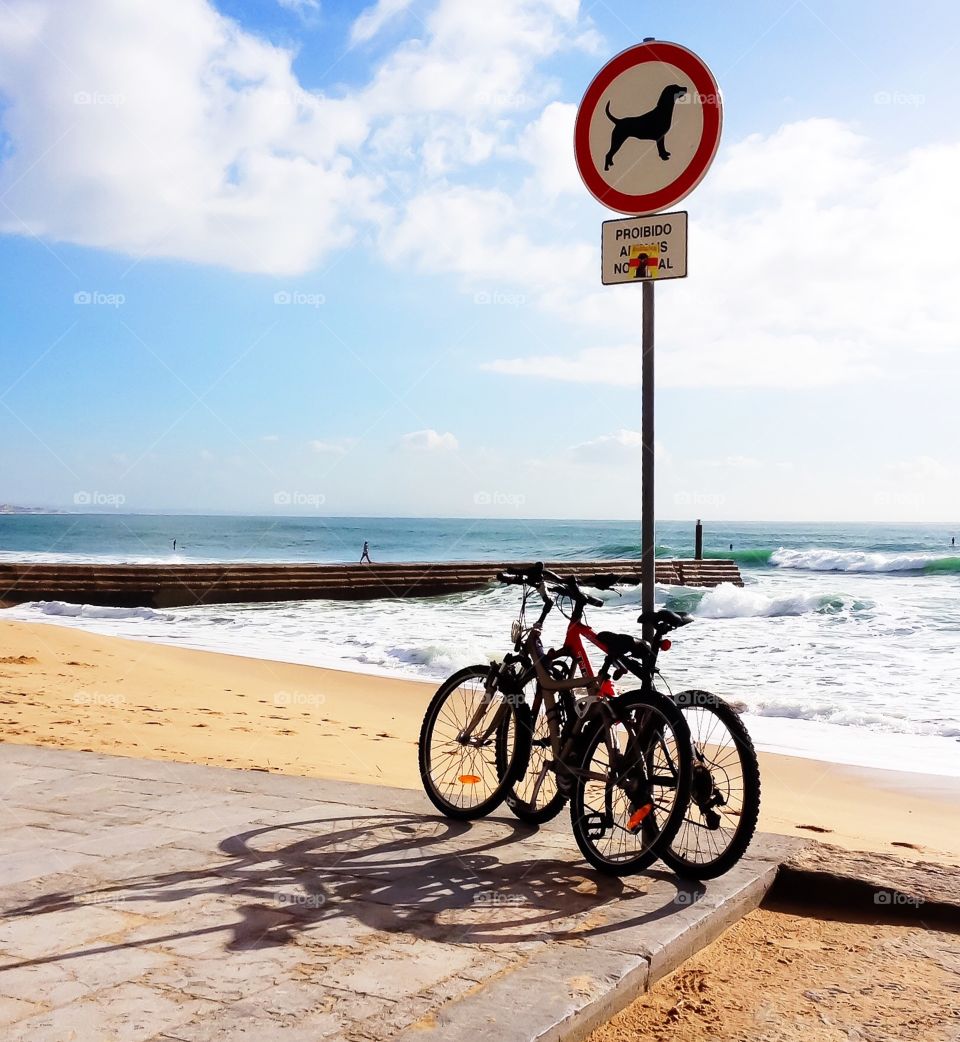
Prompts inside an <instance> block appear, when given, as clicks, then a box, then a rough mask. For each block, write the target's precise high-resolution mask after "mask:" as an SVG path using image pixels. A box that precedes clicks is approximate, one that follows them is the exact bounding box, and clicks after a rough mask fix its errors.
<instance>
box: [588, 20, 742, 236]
mask: <svg viewBox="0 0 960 1042" xmlns="http://www.w3.org/2000/svg"><path fill="white" fill-rule="evenodd" d="M651 61H661V62H668V63H669V64H670V65H674V66H676V68H678V69H680V71H681V72H683V73H686V75H687V76H689V78H690V79H691V81H692V82H693V85H694V86H695V87H696V89H697V93H698V94H699V95H700V98H701V104H702V106H703V134H702V136H701V138H700V144H699V145H698V146H697V150H696V152H695V153H694V155H693V159H692V160H691V161H690V163H689V164H688V165H687V167H686V169H685V170H684V171H683V173H682V174H680V175H679V176H678V177H676V178H675V179H674V180H673V181H671V182H670V184H668V185H665V186H664V187H663V188H661V189H659V190H658V191H656V192H648V193H647V194H646V195H628V194H627V193H625V192H618V191H617V190H616V189H615V188H611V187H610V186H609V185H608V184H607V183H606V181H604V180H603V178H602V177H601V176H600V173H599V171H598V170H597V168H596V166H595V165H594V162H593V158H592V157H591V155H590V122H591V120H592V119H593V114H594V112H595V111H596V108H597V105H599V104H600V99H601V97H603V94H604V92H605V91H606V89H607V88H608V87H609V86H610V84H611V83H612V82H613V81H614V80H615V79H616V78H617V77H618V76H619V75H621V73H624V72H626V71H627V69H632V68H634V66H637V65H642V64H644V63H645V62H651ZM704 98H706V101H703V100H702V99H704ZM722 126H723V107H722V103H721V100H720V88H719V87H718V86H717V81H716V80H715V79H714V77H713V73H712V72H711V71H710V70H709V69H708V68H707V66H706V65H705V64H704V62H703V60H702V59H701V58H699V57H698V56H697V55H696V54H694V53H693V51H690V50H687V48H686V47H681V46H680V44H678V43H667V42H661V41H659V40H656V41H651V42H650V43H640V44H636V45H635V46H633V47H628V48H627V50H625V51H621V52H620V53H619V54H618V55H616V57H614V58H611V59H610V61H609V62H607V64H606V65H604V67H603V68H602V69H601V70H600V71H599V72H598V73H597V75H596V76H594V78H593V81H592V82H591V84H590V86H589V87H587V90H586V93H585V94H584V95H583V100H582V101H581V102H580V107H579V108H578V109H577V119H576V123H575V124H574V130H573V148H574V155H575V156H576V161H577V170H579V172H580V177H581V178H582V179H583V183H584V184H585V185H586V186H587V190H588V191H589V192H590V194H591V195H592V196H593V197H594V198H595V199H596V200H597V202H599V203H602V204H603V205H604V206H608V207H609V208H610V209H611V210H618V211H619V212H620V213H626V214H631V215H634V216H637V217H641V216H644V215H646V214H653V213H657V212H658V211H660V210H665V209H666V208H667V207H669V206H673V205H675V204H676V203H678V202H680V200H681V199H683V198H685V197H686V196H687V195H689V194H690V192H692V191H693V190H694V188H696V187H697V185H698V184H699V183H700V182H701V181H702V180H703V178H704V176H705V175H706V172H707V170H709V169H710V164H711V163H712V162H713V158H714V156H715V155H716V154H717V149H718V148H719V146H720V130H721V128H722Z"/></svg>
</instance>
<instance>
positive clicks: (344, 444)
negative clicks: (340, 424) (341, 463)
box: [307, 438, 353, 456]
mask: <svg viewBox="0 0 960 1042" xmlns="http://www.w3.org/2000/svg"><path fill="white" fill-rule="evenodd" d="M307 444H308V446H309V448H310V451H311V452H315V453H317V455H319V456H343V455H344V454H345V453H346V452H347V451H348V450H349V449H350V446H351V445H352V444H353V439H352V438H342V439H341V440H339V441H319V440H314V441H310V442H308V443H307Z"/></svg>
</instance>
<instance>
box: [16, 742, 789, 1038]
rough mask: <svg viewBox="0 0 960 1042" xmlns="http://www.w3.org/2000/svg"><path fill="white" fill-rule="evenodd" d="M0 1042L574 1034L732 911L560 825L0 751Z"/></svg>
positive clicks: (401, 800) (325, 786) (711, 933)
mask: <svg viewBox="0 0 960 1042" xmlns="http://www.w3.org/2000/svg"><path fill="white" fill-rule="evenodd" d="M0 793H2V800H3V802H2V807H3V813H2V814H0V886H2V891H0V892H2V898H0V903H2V914H0V1037H2V1038H3V1039H4V1040H5V1042H141V1040H144V1042H146V1040H150V1042H160V1040H163V1042H171V1040H174V1042H175V1040H179V1042H220V1040H224V1042H226V1040H229V1042H235V1040H250V1042H272V1040H274V1039H279V1040H287V1042H301V1040H303V1042H307V1040H309V1042H316V1040H318V1039H324V1038H344V1039H356V1040H361V1039H377V1040H379V1039H387V1038H404V1039H406V1038H408V1037H409V1038H416V1039H418V1040H423V1042H430V1040H432V1039H434V1038H437V1039H443V1040H444V1042H454V1040H460V1039H463V1040H466V1039H469V1040H470V1042H476V1040H477V1039H478V1038H479V1039H484V1038H490V1039H496V1040H497V1042H511V1040H518V1042H520V1040H522V1042H526V1040H528V1039H541V1038H542V1039H560V1038H577V1037H580V1036H581V1035H582V1033H583V1032H585V1031H587V1030H589V1029H590V1028H591V1027H592V1026H593V1025H594V1024H595V1023H598V1022H599V1021H600V1020H602V1019H604V1018H605V1017H606V1016H609V1015H610V1014H611V1013H612V1012H613V1011H615V1010H616V1009H619V1008H620V1007H621V1006H622V1005H624V1004H625V1003H626V1002H627V1001H629V1000H630V999H632V998H634V997H635V996H636V994H637V993H638V992H639V991H641V990H643V989H644V988H645V987H647V986H648V984H649V983H650V982H652V981H653V980H655V979H657V978H658V977H660V976H662V975H663V974H664V973H667V972H669V971H670V970H671V969H672V968H673V967H674V966H676V965H677V964H678V963H679V962H681V961H682V960H683V959H684V958H686V957H687V956H688V955H689V954H690V953H691V952H693V951H695V950H697V949H698V948H700V947H702V946H703V945H704V944H706V943H708V942H709V941H711V940H712V939H713V938H714V937H715V936H717V934H719V933H720V932H721V931H722V929H723V928H724V927H725V926H727V925H729V923H730V922H732V921H734V920H735V919H737V918H739V917H740V916H741V915H742V914H743V913H744V912H746V911H747V910H749V909H750V908H752V907H754V906H755V905H756V904H757V903H758V901H759V900H760V898H761V897H762V895H763V893H764V892H765V891H766V888H767V887H768V886H769V885H770V882H771V881H772V878H773V876H774V874H775V871H776V865H777V864H778V863H779V862H780V861H781V860H782V859H783V858H785V857H786V856H788V855H789V853H790V852H792V851H794V850H795V849H796V842H795V841H791V840H787V839H782V838H780V837H761V838H760V839H759V840H758V841H757V842H756V843H755V846H754V851H753V856H752V857H750V858H749V859H746V860H745V861H743V862H742V863H741V865H739V866H738V867H737V868H736V869H735V870H734V871H733V872H731V873H729V874H728V875H727V876H725V877H724V878H723V879H721V880H718V881H716V882H712V883H709V884H706V885H705V886H684V885H679V884H678V881H677V880H676V878H675V877H673V876H672V875H670V874H669V873H665V872H663V873H661V872H657V871H652V872H650V873H647V874H645V875H642V876H638V877H634V878H633V879H630V880H623V881H618V880H611V879H606V878H603V877H600V876H598V875H597V874H596V873H595V872H593V871H592V870H590V869H589V868H588V867H587V866H586V865H585V863H584V862H583V861H582V860H581V859H580V857H579V855H578V852H577V850H576V846H575V844H574V842H573V839H572V837H571V835H570V833H569V829H568V824H567V821H566V819H565V818H563V817H561V818H560V819H559V821H558V822H557V823H555V825H554V826H553V827H550V828H547V829H542V830H540V831H539V832H533V833H531V832H530V831H528V830H526V829H524V828H522V827H521V826H519V825H518V824H517V823H516V822H515V821H514V820H513V819H512V818H510V817H509V816H507V815H506V814H504V815H502V816H497V817H495V818H492V819H488V820H487V821H484V822H481V823H479V824H474V825H472V826H468V825H459V824H455V823H453V822H449V821H446V820H445V819H442V818H438V817H436V816H435V815H434V814H433V813H432V808H431V807H430V805H429V804H428V802H427V800H426V798H425V797H424V796H423V795H422V794H420V793H417V792H411V791H406V790H399V789H385V788H379V787H374V786H361V785H350V784H345V783H339V782H327V781H320V780H317V779H310V778H293V777H286V776H279V775H271V774H264V773H258V772H253V771H233V770H226V769H220V768H211V767H197V766H192V765H188V764H170V763H161V762H157V761H150V760H135V759H128V758H120V757H108V756H99V755H95V754H93V753H76V752H66V751H58V750H51V749H41V748H34V747H31V746H19V745H3V744H0Z"/></svg>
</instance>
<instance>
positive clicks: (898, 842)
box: [890, 839, 923, 850]
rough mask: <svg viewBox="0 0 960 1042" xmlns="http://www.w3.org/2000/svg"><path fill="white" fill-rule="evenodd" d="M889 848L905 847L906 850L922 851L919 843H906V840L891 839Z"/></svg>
mask: <svg viewBox="0 0 960 1042" xmlns="http://www.w3.org/2000/svg"><path fill="white" fill-rule="evenodd" d="M890 846H891V847H906V848H907V850H923V847H922V846H921V845H920V844H919V843H907V842H906V840H902V839H892V840H890Z"/></svg>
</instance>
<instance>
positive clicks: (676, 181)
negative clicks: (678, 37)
mask: <svg viewBox="0 0 960 1042" xmlns="http://www.w3.org/2000/svg"><path fill="white" fill-rule="evenodd" d="M722 123H723V105H722V103H721V100H720V88H719V87H718V86H717V81H716V80H715V79H714V77H713V73H712V72H711V71H710V70H709V69H708V68H707V66H706V65H705V64H704V62H703V61H702V60H701V59H700V58H698V57H697V55H695V54H694V53H693V51H689V50H687V48H686V47H681V46H680V45H679V44H676V43H665V42H662V41H660V40H650V41H646V42H644V43H641V44H637V46H635V47H630V48H628V49H627V50H625V51H622V52H621V53H620V54H618V55H617V56H616V57H615V58H612V59H611V60H610V61H609V62H607V64H606V65H604V67H603V68H602V69H601V70H600V72H598V73H597V75H596V76H595V77H594V79H593V82H592V83H591V84H590V86H589V87H588V88H587V92H586V94H584V96H583V101H581V102H580V108H579V109H578V111H577V121H576V124H575V126H574V132H573V139H574V151H575V153H576V157H577V169H578V170H579V171H580V176H581V177H582V178H583V182H584V184H585V185H586V186H587V188H588V189H589V190H590V192H591V193H592V194H593V196H594V197H595V198H596V199H597V200H598V201H599V202H601V203H603V205H604V206H609V207H610V209H612V210H619V211H620V212H621V213H628V214H636V215H638V216H639V215H642V214H651V213H656V212H657V211H659V210H666V209H668V208H669V207H671V206H674V205H675V204H676V203H678V202H679V201H680V200H681V199H683V198H684V196H686V195H688V194H689V193H690V192H692V191H693V189H694V188H696V187H697V185H698V184H699V183H700V182H701V181H702V180H703V176H704V174H706V172H707V170H708V169H709V167H710V164H711V163H712V162H713V157H714V156H715V155H716V154H717V147H718V146H719V144H720V128H721V125H722Z"/></svg>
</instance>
